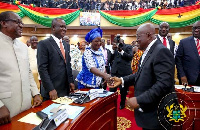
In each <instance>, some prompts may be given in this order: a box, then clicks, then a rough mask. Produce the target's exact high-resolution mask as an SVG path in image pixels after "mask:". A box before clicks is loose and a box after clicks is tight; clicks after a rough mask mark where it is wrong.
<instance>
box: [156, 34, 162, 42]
mask: <svg viewBox="0 0 200 130" xmlns="http://www.w3.org/2000/svg"><path fill="white" fill-rule="evenodd" d="M156 37H157V40H158V41H159V42H160V43H162V41H161V40H160V38H159V37H158V35H157V36H156ZM162 44H163V43H162Z"/></svg>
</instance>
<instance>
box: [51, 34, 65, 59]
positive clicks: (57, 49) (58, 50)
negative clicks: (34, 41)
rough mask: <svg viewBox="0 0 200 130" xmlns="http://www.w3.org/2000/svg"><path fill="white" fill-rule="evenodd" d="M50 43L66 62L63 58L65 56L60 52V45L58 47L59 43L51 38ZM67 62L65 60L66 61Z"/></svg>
mask: <svg viewBox="0 0 200 130" xmlns="http://www.w3.org/2000/svg"><path fill="white" fill-rule="evenodd" d="M49 41H50V43H51V44H52V45H53V46H54V48H55V49H56V51H57V52H58V54H59V55H60V56H61V57H62V59H63V60H64V57H63V55H62V53H61V51H60V48H59V47H58V45H57V43H56V42H55V40H54V39H53V38H52V37H50V38H49ZM64 61H65V60H64Z"/></svg>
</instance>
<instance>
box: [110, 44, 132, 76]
mask: <svg viewBox="0 0 200 130" xmlns="http://www.w3.org/2000/svg"><path fill="white" fill-rule="evenodd" d="M122 50H123V51H124V54H123V55H121V54H120V53H119V52H118V51H117V50H115V51H114V54H111V60H110V62H111V63H112V67H111V75H114V76H126V75H129V74H132V69H131V61H132V59H133V52H132V46H131V45H128V44H124V45H123V48H122Z"/></svg>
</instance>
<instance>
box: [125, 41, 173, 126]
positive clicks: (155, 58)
mask: <svg viewBox="0 0 200 130" xmlns="http://www.w3.org/2000/svg"><path fill="white" fill-rule="evenodd" d="M174 66H175V63H174V57H173V55H172V53H171V52H170V51H169V49H167V48H166V47H164V45H163V44H160V41H159V40H157V41H156V42H155V43H154V44H153V45H152V46H151V48H150V50H149V52H148V53H147V55H146V57H145V59H144V60H143V63H142V66H141V67H139V69H138V72H136V73H135V74H132V75H129V76H126V77H123V79H124V86H130V85H134V86H135V88H134V90H135V92H134V93H135V97H136V98H137V102H138V104H139V105H140V108H141V109H142V110H143V111H144V112H140V111H139V110H138V109H136V110H135V111H134V112H135V120H136V123H137V125H138V126H140V127H143V128H148V129H160V127H161V126H160V123H159V121H158V115H157V110H158V105H159V102H160V101H161V99H162V97H164V96H165V95H166V94H168V93H170V92H172V91H174V89H175V88H174Z"/></svg>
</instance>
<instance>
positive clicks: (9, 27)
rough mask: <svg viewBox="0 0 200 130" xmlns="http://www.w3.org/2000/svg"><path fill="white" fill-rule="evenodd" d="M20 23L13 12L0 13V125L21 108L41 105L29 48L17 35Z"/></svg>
mask: <svg viewBox="0 0 200 130" xmlns="http://www.w3.org/2000/svg"><path fill="white" fill-rule="evenodd" d="M22 27H23V23H22V21H21V18H20V17H19V16H18V15H17V14H16V13H14V12H11V11H7V12H2V13H1V14H0V39H1V41H0V84H1V85H0V125H2V124H6V123H8V122H10V121H11V118H12V117H13V116H15V115H17V114H19V113H20V112H22V111H25V110H27V109H29V108H31V99H32V97H33V106H32V107H35V106H38V105H40V104H41V102H42V100H41V99H40V96H39V92H38V89H37V85H36V83H35V81H34V79H33V75H32V72H31V69H30V66H29V60H28V48H27V46H26V44H24V43H22V42H20V41H19V40H17V39H16V38H18V37H21V35H22Z"/></svg>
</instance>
